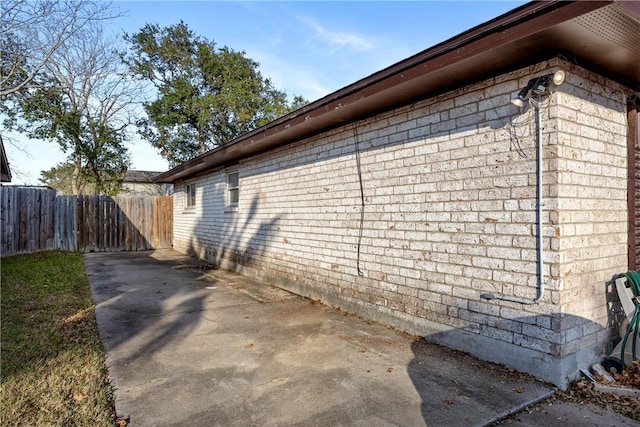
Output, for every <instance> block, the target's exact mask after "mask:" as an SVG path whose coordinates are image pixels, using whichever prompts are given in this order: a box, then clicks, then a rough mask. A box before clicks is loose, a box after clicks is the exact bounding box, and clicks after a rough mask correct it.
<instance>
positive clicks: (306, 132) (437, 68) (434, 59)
mask: <svg viewBox="0 0 640 427" xmlns="http://www.w3.org/2000/svg"><path fill="white" fill-rule="evenodd" d="M612 3H614V2H613V1H598V2H564V1H552V2H532V3H527V4H525V5H523V6H521V7H519V8H517V9H514V10H512V11H510V12H507V13H506V14H503V15H501V16H499V17H497V18H495V19H493V20H491V21H488V22H486V23H484V24H482V25H479V26H476V27H474V28H472V29H470V30H468V31H465V32H464V33H461V34H459V35H458V36H455V37H453V38H451V39H449V40H447V41H444V42H442V43H439V44H437V45H435V46H433V47H431V48H429V49H427V50H425V51H423V52H420V53H418V54H416V55H414V56H412V57H409V58H407V59H405V60H403V61H400V62H398V63H396V64H394V65H392V66H390V67H387V68H385V69H383V70H381V71H379V72H377V73H374V74H372V75H370V76H368V77H366V78H364V79H361V80H359V81H357V82H355V83H353V84H351V85H349V86H346V87H344V88H342V89H340V90H338V91H336V92H334V93H331V94H329V95H327V96H325V97H323V98H321V99H319V100H317V101H315V102H312V103H310V104H308V105H307V106H305V107H303V108H300V109H298V110H296V111H294V112H292V113H289V114H287V115H285V116H283V117H281V118H279V119H277V120H274V121H272V122H270V123H268V124H267V125H265V126H262V127H260V128H258V129H255V130H254V131H251V132H248V133H246V134H244V135H242V136H240V137H238V138H236V139H234V140H233V141H231V142H229V143H227V144H225V145H222V146H220V147H217V148H215V149H213V150H211V151H209V152H207V153H205V154H202V155H200V156H198V157H196V158H194V159H192V160H190V161H188V162H185V163H184V164H182V165H180V166H177V167H175V168H173V169H171V170H169V171H167V172H165V173H163V174H161V175H158V176H157V177H156V178H155V180H156V181H161V180H163V181H169V182H175V181H178V180H183V179H188V178H190V177H192V176H195V175H198V174H201V173H204V172H206V171H209V170H211V169H213V168H217V167H221V166H225V165H227V164H229V163H232V162H237V161H238V160H240V159H242V158H245V157H247V156H250V155H255V154H259V153H261V152H264V151H267V150H271V149H274V148H277V147H279V146H282V145H285V144H287V143H290V142H294V141H296V140H299V139H301V138H304V137H309V136H311V135H314V134H318V133H320V132H322V131H325V130H327V129H330V128H332V127H335V126H339V125H343V124H346V123H349V122H352V121H354V120H357V119H359V118H362V117H366V116H370V115H373V114H376V113H378V112H380V111H383V110H385V109H390V108H393V107H396V106H399V105H406V104H408V103H410V102H413V101H416V100H418V99H423V98H425V97H427V96H432V95H434V94H437V93H441V92H444V91H446V90H451V89H454V88H456V87H459V86H461V85H463V84H469V83H471V82H473V81H474V80H475V81H477V80H480V79H483V78H486V77H487V76H488V75H489V74H490V73H493V74H494V75H495V74H498V73H499V72H503V71H505V70H507V69H510V68H513V67H515V66H519V65H522V64H523V63H525V62H530V61H531V60H532V56H536V58H535V59H537V60H539V59H540V58H541V57H542V56H544V55H555V54H556V53H557V50H556V49H554V47H553V46H548V49H542V48H541V47H540V46H534V44H535V43H538V44H542V42H541V41H540V40H536V37H535V36H536V35H537V34H539V33H542V32H543V31H544V30H546V29H548V28H551V27H553V26H561V24H563V23H565V22H567V21H569V20H571V19H573V18H575V17H578V16H581V15H584V14H587V13H589V12H592V11H594V10H597V9H599V8H602V7H604V6H607V5H609V4H612ZM620 5H621V7H623V8H624V10H625V13H627V14H629V15H631V16H634V19H635V20H636V21H640V18H638V16H640V11H638V9H639V7H638V6H637V4H634V3H632V2H621V3H620ZM561 44H562V43H559V45H561ZM535 47H537V48H538V49H537V50H536V49H535ZM536 52H537V53H536ZM638 80H640V79H638Z"/></svg>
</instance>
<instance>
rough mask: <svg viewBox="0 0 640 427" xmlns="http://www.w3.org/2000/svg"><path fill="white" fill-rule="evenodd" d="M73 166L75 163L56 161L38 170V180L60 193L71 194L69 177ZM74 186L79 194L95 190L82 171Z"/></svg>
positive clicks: (71, 188) (90, 192) (71, 187)
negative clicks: (45, 169)
mask: <svg viewBox="0 0 640 427" xmlns="http://www.w3.org/2000/svg"><path fill="white" fill-rule="evenodd" d="M74 168H75V165H74V164H73V163H71V162H66V163H58V164H57V165H56V166H54V167H52V168H51V169H49V170H47V171H41V172H40V182H41V183H42V184H43V185H46V186H49V187H51V188H53V189H55V190H58V191H59V192H60V193H62V194H73V186H72V184H71V177H72V175H73V170H74ZM76 186H78V188H79V190H80V193H81V194H93V193H94V192H95V190H94V189H93V186H92V185H91V184H90V183H89V182H88V180H87V178H86V177H85V176H84V174H82V173H81V174H80V176H79V179H77V180H76Z"/></svg>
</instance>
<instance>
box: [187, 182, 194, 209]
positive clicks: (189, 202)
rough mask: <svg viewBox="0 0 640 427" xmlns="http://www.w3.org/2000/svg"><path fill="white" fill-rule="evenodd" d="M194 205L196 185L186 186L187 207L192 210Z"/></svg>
mask: <svg viewBox="0 0 640 427" xmlns="http://www.w3.org/2000/svg"><path fill="white" fill-rule="evenodd" d="M195 205H196V185H195V184H187V207H188V208H192V207H194V206H195Z"/></svg>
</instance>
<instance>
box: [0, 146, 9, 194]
mask: <svg viewBox="0 0 640 427" xmlns="http://www.w3.org/2000/svg"><path fill="white" fill-rule="evenodd" d="M0 182H11V168H10V167H9V160H8V159H7V153H6V152H5V151H4V142H2V136H1V135H0Z"/></svg>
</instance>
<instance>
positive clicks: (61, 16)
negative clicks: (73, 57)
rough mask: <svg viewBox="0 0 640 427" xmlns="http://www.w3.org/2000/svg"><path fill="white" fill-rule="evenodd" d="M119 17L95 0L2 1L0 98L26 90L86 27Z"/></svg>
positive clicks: (108, 7) (0, 11)
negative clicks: (71, 39) (56, 54)
mask: <svg viewBox="0 0 640 427" xmlns="http://www.w3.org/2000/svg"><path fill="white" fill-rule="evenodd" d="M116 16H118V15H117V14H114V13H113V11H112V9H111V8H110V5H109V3H107V2H102V1H94V0H84V1H77V0H62V1H50V0H3V1H2V2H0V23H1V25H0V97H4V96H7V95H10V94H12V93H15V92H18V91H20V90H24V89H25V88H27V87H28V86H29V84H31V82H32V81H33V79H34V78H35V77H36V75H37V74H38V73H39V72H40V71H41V70H42V69H43V68H44V67H45V65H46V64H47V63H48V62H49V60H50V59H51V57H52V56H53V55H54V54H55V53H56V52H57V51H58V49H59V48H60V47H61V46H63V45H64V43H65V42H66V41H67V40H69V39H70V38H72V37H74V36H76V35H77V34H78V33H79V32H80V31H81V30H82V29H83V28H84V27H85V26H87V25H89V24H91V23H96V22H99V21H102V20H105V19H111V18H114V17H116Z"/></svg>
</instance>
